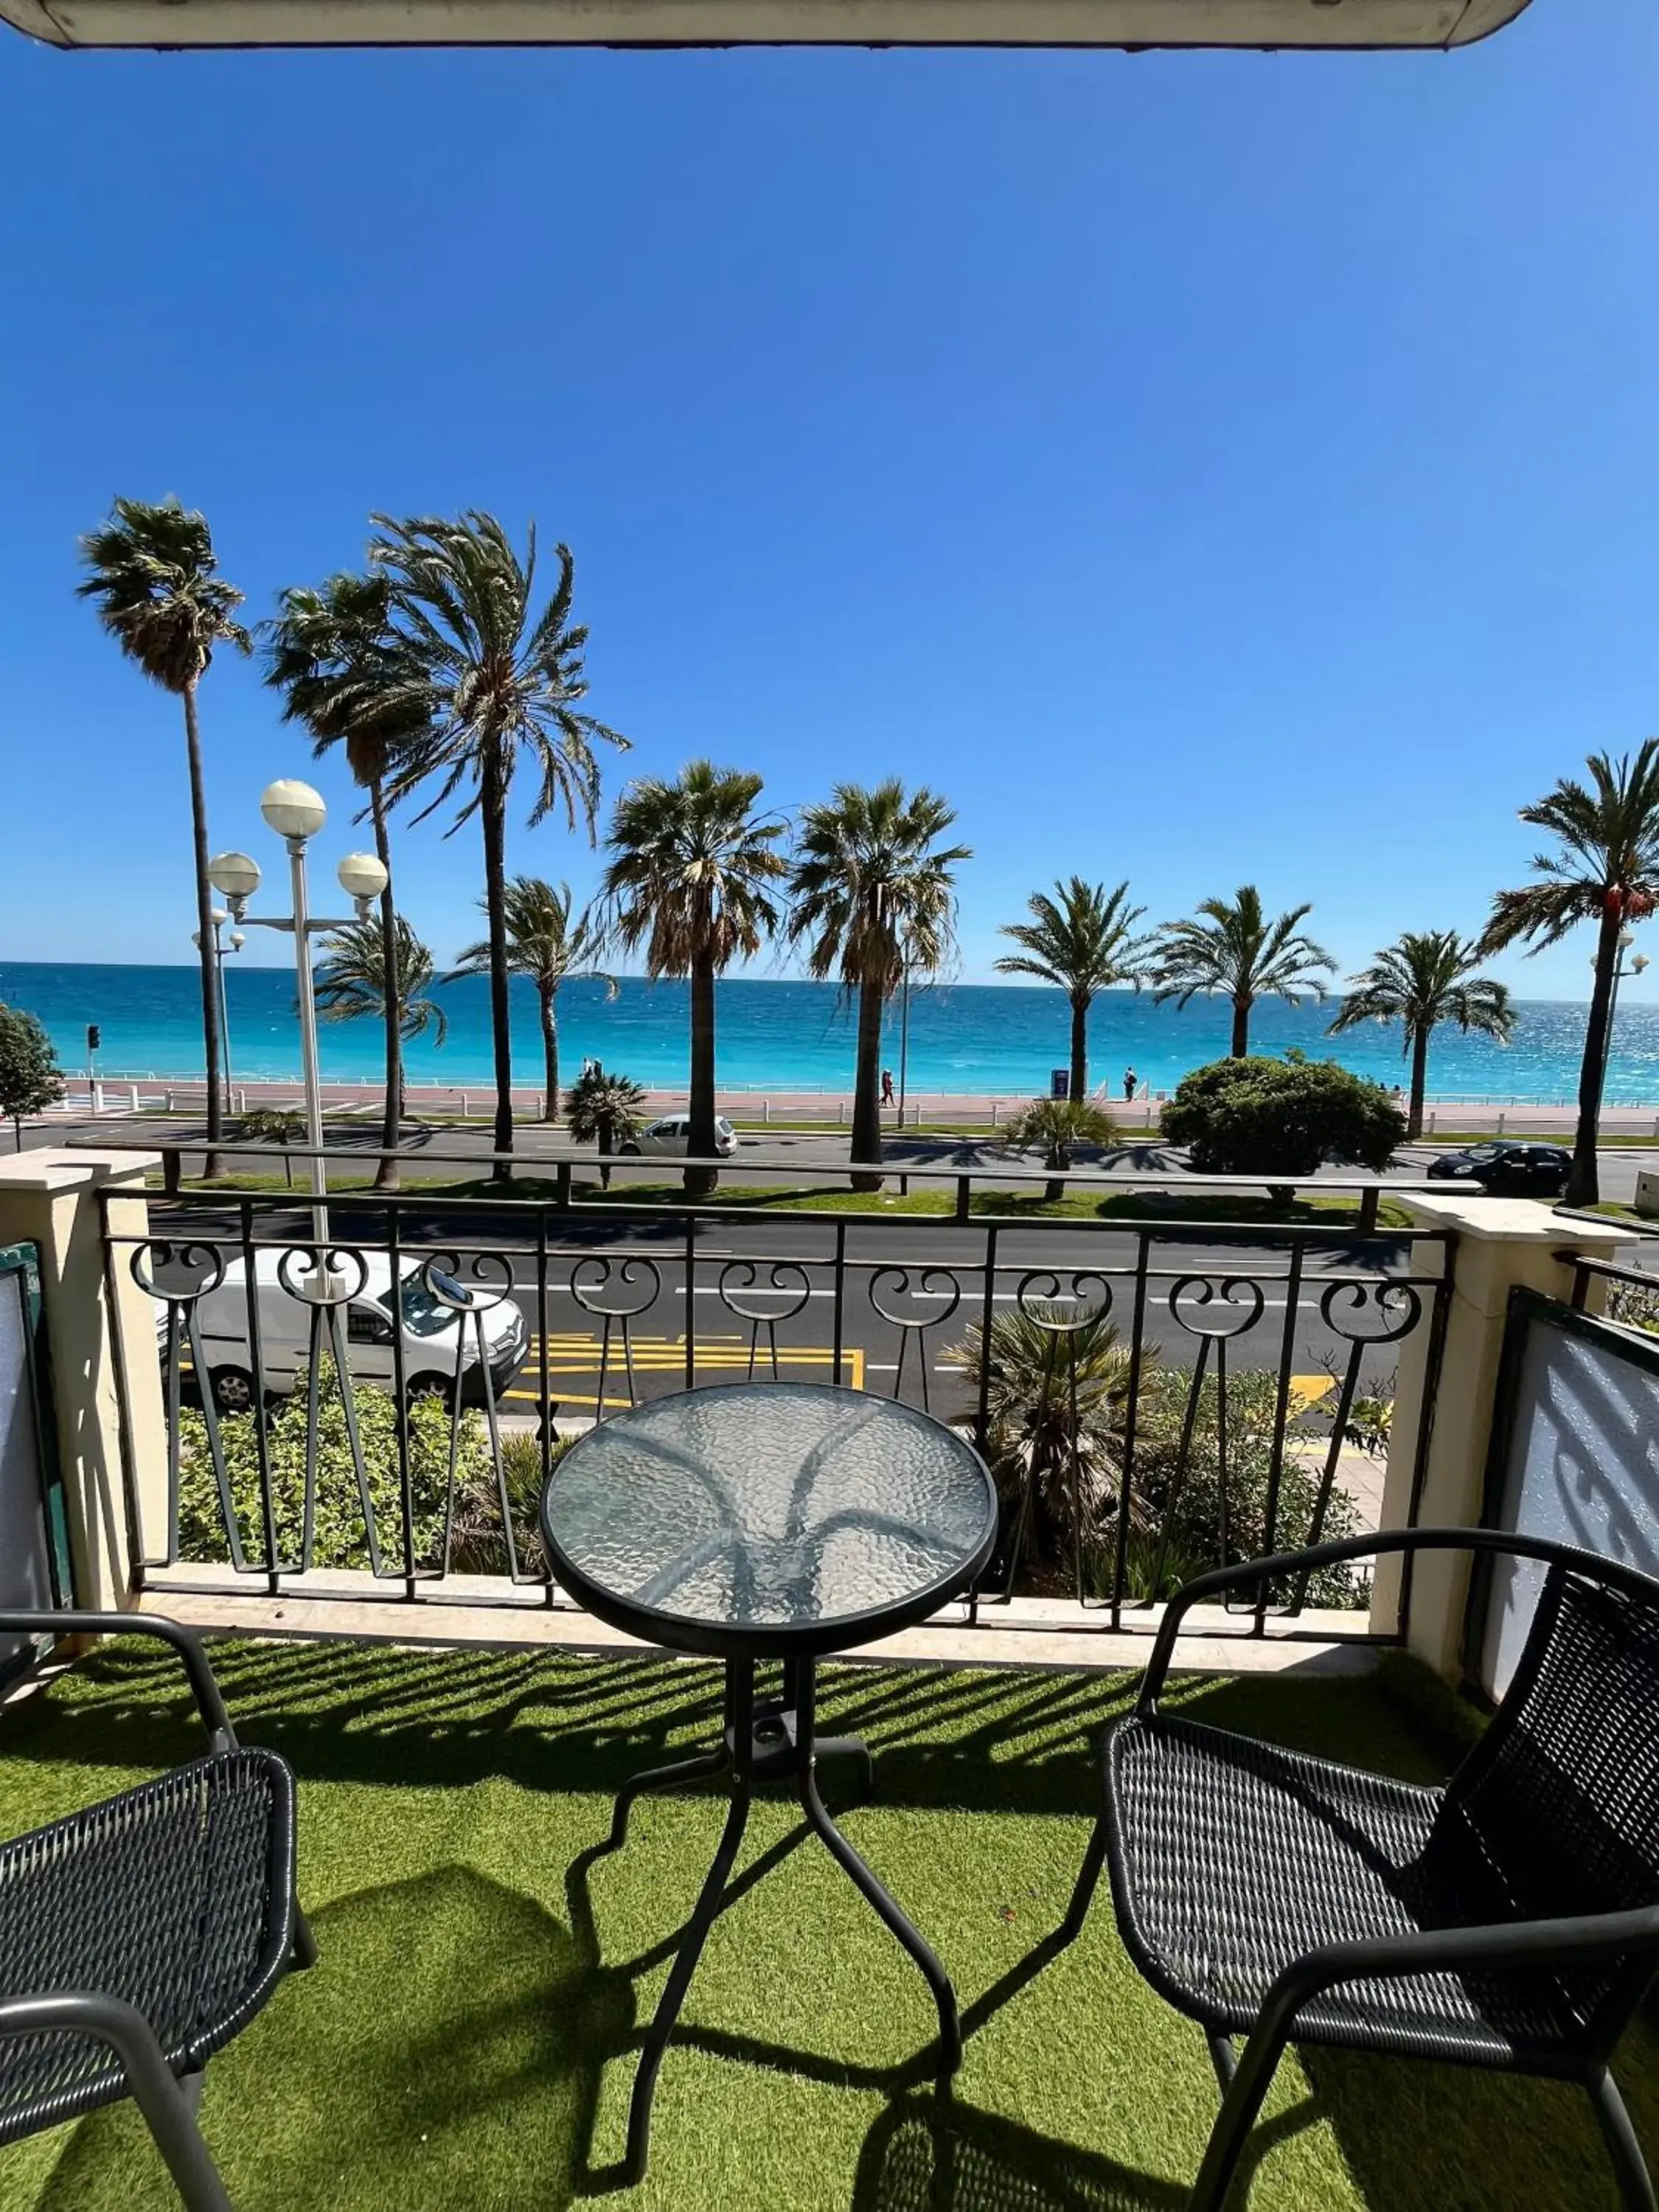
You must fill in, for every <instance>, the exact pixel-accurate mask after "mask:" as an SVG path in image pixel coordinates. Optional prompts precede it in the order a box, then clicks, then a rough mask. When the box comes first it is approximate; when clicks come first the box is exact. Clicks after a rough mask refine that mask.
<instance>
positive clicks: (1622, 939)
mask: <svg viewBox="0 0 1659 2212" xmlns="http://www.w3.org/2000/svg"><path fill="white" fill-rule="evenodd" d="M1635 942H1636V937H1635V933H1634V932H1633V931H1632V930H1628V929H1621V930H1620V933H1619V965H1618V966H1617V967H1616V968H1615V969H1613V994H1612V996H1611V997H1610V998H1609V999H1608V1000H1607V1034H1606V1036H1604V1037H1603V1038H1602V1040H1601V1080H1600V1082H1599V1083H1598V1084H1597V1085H1596V1086H1595V1098H1596V1103H1597V1105H1598V1106H1599V1105H1600V1104H1601V1102H1602V1098H1603V1095H1604V1094H1605V1092H1606V1091H1607V1068H1608V1066H1609V1064H1610V1062H1611V1061H1612V1059H1613V1024H1614V1022H1616V1021H1617V1020H1618V1018H1619V986H1620V984H1621V983H1622V982H1623V981H1624V980H1625V978H1626V975H1640V974H1641V973H1642V970H1643V969H1644V968H1645V967H1646V966H1647V965H1648V956H1647V954H1646V953H1645V952H1638V953H1635V954H1633V955H1632V959H1631V963H1630V965H1629V966H1628V967H1626V965H1625V955H1626V952H1629V951H1630V948H1631V946H1632V945H1633V944H1634V943H1635ZM1590 966H1591V968H1592V969H1594V968H1595V960H1594V958H1592V959H1591V961H1590Z"/></svg>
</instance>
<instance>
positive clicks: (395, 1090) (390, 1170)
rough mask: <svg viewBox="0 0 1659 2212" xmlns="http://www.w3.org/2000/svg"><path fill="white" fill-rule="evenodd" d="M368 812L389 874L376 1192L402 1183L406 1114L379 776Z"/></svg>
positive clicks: (393, 910) (388, 850) (383, 910)
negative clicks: (383, 1088)
mask: <svg viewBox="0 0 1659 2212" xmlns="http://www.w3.org/2000/svg"><path fill="white" fill-rule="evenodd" d="M368 808H369V812H370V814H371V815H372V816H373V817H374V850H375V853H376V855H377V856H378V858H379V860H380V866H382V867H383V868H384V869H385V870H386V889H385V890H383V891H382V892H381V893H380V959H381V965H382V967H383V969H384V971H385V983H386V1007H385V1013H386V1102H385V1104H384V1106H383V1108H382V1109H381V1114H380V1145H381V1152H380V1168H379V1170H378V1171H377V1173H376V1175H375V1177H374V1188H375V1189H376V1190H396V1189H397V1188H398V1183H399V1182H400V1180H401V1176H400V1175H399V1171H398V1123H399V1121H401V1120H402V1119H403V1111H404V1042H403V1020H404V1008H403V996H402V994H401V993H400V992H399V990H398V908H397V902H396V901H395V900H394V898H393V896H392V841H391V839H390V838H389V837H388V836H387V835H386V798H385V794H384V793H383V792H382V790H381V788H380V777H379V776H378V775H377V776H376V777H375V778H374V781H372V782H371V783H370V785H369V787H368Z"/></svg>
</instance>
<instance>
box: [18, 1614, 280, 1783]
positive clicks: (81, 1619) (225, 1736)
mask: <svg viewBox="0 0 1659 2212" xmlns="http://www.w3.org/2000/svg"><path fill="white" fill-rule="evenodd" d="M0 1635H20V1636H151V1637H155V1638H156V1639H157V1640H158V1641H159V1642H161V1643H162V1644H170V1645H171V1646H172V1648H173V1650H174V1651H176V1652H177V1653H178V1655H179V1660H180V1662H182V1664H183V1666H184V1669H185V1674H186V1675H187V1676H188V1678H189V1680H190V1686H191V1693H192V1695H193V1696H194V1698H195V1699H196V1710H197V1712H198V1713H199V1714H200V1715H201V1717H202V1725H203V1727H204V1729H206V1730H207V1735H208V1747H209V1748H210V1750H212V1751H234V1750H235V1749H236V1747H237V1745H236V1731H235V1729H233V1728H232V1726H231V1724H230V1715H229V1714H228V1712H227V1711H225V1701H224V1699H223V1698H222V1696H221V1695H220V1693H219V1685H218V1683H217V1682H216V1680H215V1679H214V1674H213V1669H212V1668H211V1667H210V1665H209V1664H208V1656H207V1653H206V1651H205V1650H204V1649H203V1645H202V1639H201V1638H200V1637H199V1636H197V1633H196V1632H195V1630H194V1629H191V1628H185V1627H184V1626H181V1625H180V1623H179V1622H178V1621H176V1620H167V1619H166V1618H165V1616H164V1615H162V1614H161V1613H74V1612H70V1613H57V1612H49V1613H36V1612H19V1611H16V1610H10V1611H5V1612H0Z"/></svg>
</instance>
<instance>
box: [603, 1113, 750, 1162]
mask: <svg viewBox="0 0 1659 2212" xmlns="http://www.w3.org/2000/svg"><path fill="white" fill-rule="evenodd" d="M690 1144H691V1116H690V1115H689V1114H665V1115H663V1117H662V1119H661V1121H653V1122H652V1124H651V1125H650V1127H648V1128H645V1129H641V1131H640V1133H639V1135H638V1136H637V1137H630V1138H629V1140H628V1142H627V1143H626V1144H625V1145H619V1146H617V1150H618V1151H619V1152H632V1153H634V1154H635V1155H637V1154H639V1153H641V1152H650V1153H653V1154H654V1155H655V1156H656V1157H657V1158H659V1159H675V1160H683V1159H684V1158H685V1156H686V1153H687V1152H689V1151H690ZM737 1149H738V1133H737V1131H736V1130H735V1129H734V1128H733V1127H732V1124H731V1123H730V1122H729V1121H727V1120H726V1116H725V1115H724V1114H717V1115H715V1116H714V1150H715V1151H716V1152H718V1153H719V1154H720V1158H722V1159H723V1160H729V1159H730V1158H731V1157H732V1153H733V1152H736V1151H737Z"/></svg>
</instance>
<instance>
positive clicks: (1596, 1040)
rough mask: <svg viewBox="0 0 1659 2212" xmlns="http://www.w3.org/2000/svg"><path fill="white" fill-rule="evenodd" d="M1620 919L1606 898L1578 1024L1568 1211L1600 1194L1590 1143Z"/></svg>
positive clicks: (1603, 1068) (1618, 908)
mask: <svg viewBox="0 0 1659 2212" xmlns="http://www.w3.org/2000/svg"><path fill="white" fill-rule="evenodd" d="M1624 918H1625V917H1624V908H1623V906H1622V903H1621V902H1620V901H1618V900H1616V899H1609V900H1608V901H1607V903H1606V904H1605V905H1604V906H1603V907H1602V908H1601V929H1600V931H1599V932H1598V933H1597V935H1596V939H1595V986H1594V987H1593V989H1592V990H1591V992H1590V1005H1589V1021H1588V1022H1587V1023H1586V1024H1585V1025H1584V1057H1583V1061H1582V1062H1581V1064H1580V1066H1579V1070H1578V1131H1577V1135H1576V1136H1575V1137H1574V1139H1573V1140H1572V1170H1571V1174H1570V1175H1569V1176H1568V1177H1567V1194H1566V1203H1567V1204H1568V1205H1569V1206H1594V1205H1595V1202H1596V1200H1597V1199H1598V1198H1600V1196H1601V1176H1600V1174H1599V1172H1598V1170H1597V1166H1596V1158H1595V1140H1596V1137H1597V1135H1598V1134H1599V1133H1600V1127H1601V1085H1602V1081H1603V1079H1604V1078H1605V1077H1606V1074H1607V1016H1608V1013H1609V1012H1610V1011H1611V1008H1612V1006H1613V975H1614V973H1615V972H1616V970H1617V969H1618V966H1619V930H1620V924H1621V923H1622V922H1623V921H1624Z"/></svg>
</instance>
